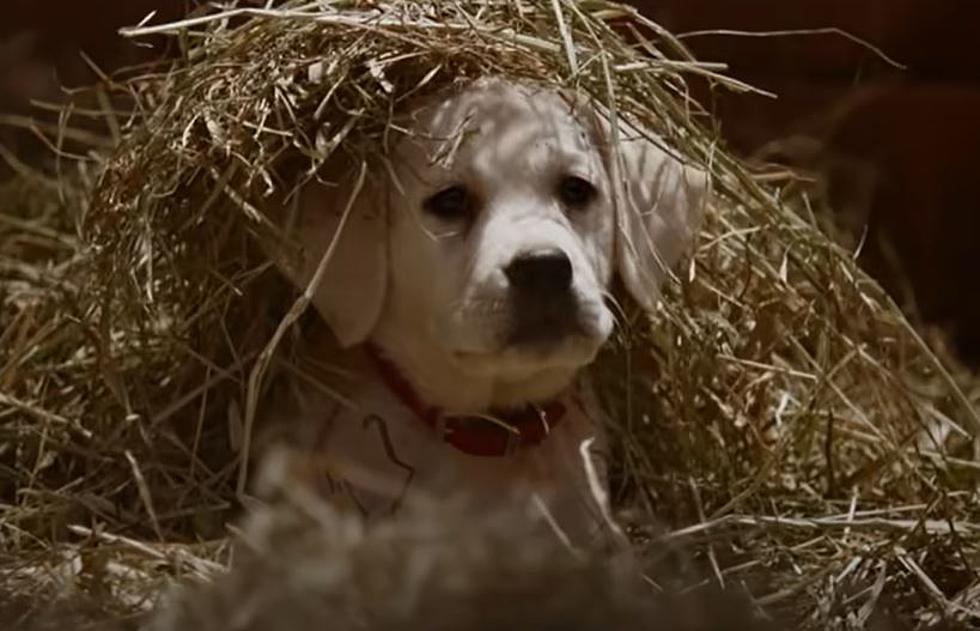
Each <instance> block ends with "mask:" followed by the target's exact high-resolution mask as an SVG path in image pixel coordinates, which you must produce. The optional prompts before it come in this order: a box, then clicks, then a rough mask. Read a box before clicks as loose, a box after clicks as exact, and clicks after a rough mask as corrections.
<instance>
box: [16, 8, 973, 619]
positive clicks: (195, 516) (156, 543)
mask: <svg viewBox="0 0 980 631" xmlns="http://www.w3.org/2000/svg"><path fill="white" fill-rule="evenodd" d="M226 4H228V3H226ZM230 4H231V5H235V3H234V2H232V3H230ZM273 4H274V5H275V6H270V7H266V8H261V9H260V8H251V7H252V5H251V3H246V2H244V1H243V2H241V3H240V6H238V8H234V6H233V7H232V8H227V7H226V8H224V9H221V10H218V9H202V10H201V12H199V13H198V14H196V15H194V16H191V17H189V18H188V19H186V20H184V21H182V22H179V23H175V24H169V25H161V26H148V27H142V28H137V29H133V30H131V31H128V32H127V33H126V35H128V36H132V37H146V36H151V35H152V36H155V35H159V34H161V33H163V34H169V35H173V36H174V38H175V40H176V41H177V42H179V44H180V46H179V54H178V55H177V58H176V59H173V60H170V61H167V62H162V63H161V64H159V65H156V66H153V67H150V68H137V69H132V70H130V71H127V72H126V73H124V74H123V75H121V76H119V77H117V78H114V79H111V80H110V79H107V80H106V81H105V83H104V85H102V86H100V88H99V89H100V92H99V93H98V94H97V96H99V97H101V98H96V99H94V103H96V104H98V106H97V107H94V108H74V109H69V110H68V111H66V113H65V115H63V116H62V118H61V120H60V121H59V125H58V126H56V128H60V129H61V132H60V133H58V134H55V137H54V138H52V139H51V142H52V144H53V145H54V146H56V147H57V148H58V150H59V154H58V159H57V162H56V167H57V171H56V173H55V175H54V176H42V175H39V174H31V173H27V172H25V173H24V174H23V176H22V177H21V178H20V179H18V180H15V181H13V182H11V183H8V184H7V185H6V188H5V189H4V190H3V191H2V192H0V200H2V204H3V206H2V207H0V431H2V437H0V492H2V500H0V501H2V505H0V511H2V513H0V515H2V516H0V541H2V542H3V563H2V566H0V572H2V573H3V580H4V583H5V584H6V585H7V586H8V591H13V592H19V593H26V594H40V593H44V590H46V589H49V588H51V587H58V586H64V585H70V586H72V587H73V588H74V589H77V590H82V591H83V592H85V593H87V594H89V595H94V596H95V597H96V598H97V599H98V600H99V602H100V603H101V606H103V607H104V608H105V610H106V611H107V612H108V614H107V615H117V616H125V615H128V614H131V613H132V612H134V611H137V610H140V609H141V608H145V607H147V606H148V604H149V603H151V602H152V601H153V599H154V598H155V596H156V589H157V588H158V587H159V586H160V585H161V584H162V583H163V581H164V580H165V579H166V578H167V577H173V576H177V577H182V576H186V575H191V576H197V577H207V576H209V575H211V574H212V573H213V572H214V571H216V570H217V569H219V568H220V567H221V566H222V565H223V564H224V563H225V561H226V560H227V559H226V544H227V540H226V529H225V522H226V520H228V519H229V518H230V517H232V516H233V515H234V514H235V511H236V509H237V507H238V505H239V500H240V499H241V491H242V490H243V486H242V482H243V481H244V480H245V478H246V474H247V472H248V467H249V463H248V459H247V458H245V457H242V454H243V453H245V452H246V448H247V445H248V444H249V440H250V433H251V429H252V423H253V421H254V418H255V416H256V414H257V411H258V409H259V408H260V406H261V403H262V400H263V393H264V392H266V390H267V388H268V387H269V384H270V383H271V382H272V381H273V380H274V379H275V378H276V376H277V375H279V374H285V375H288V376H290V377H291V378H297V377H300V378H302V376H303V373H302V369H301V368H300V367H297V366H295V365H294V364H293V363H292V362H291V361H290V359H291V357H292V353H291V348H290V347H291V344H293V343H294V341H295V340H296V339H299V337H298V335H296V334H295V331H296V330H297V329H298V328H299V327H301V326H302V324H303V317H301V315H302V311H303V308H304V307H305V304H304V303H303V302H302V301H297V295H296V292H295V291H294V290H292V289H290V288H289V287H287V286H286V284H285V283H284V281H283V280H282V279H281V278H280V277H278V275H277V274H276V273H275V271H274V270H273V269H272V267H271V266H270V265H269V263H268V262H267V261H266V260H265V259H264V258H263V257H262V255H261V253H260V252H259V250H258V248H257V247H256V246H255V239H254V238H253V237H254V235H255V234H260V233H261V234H265V233H267V231H269V230H272V228H271V227H270V226H269V225H268V223H269V222H268V221H267V220H265V218H264V217H263V215H262V211H261V208H262V203H263V200H264V199H266V198H267V197H268V196H269V195H271V194H273V193H275V192H279V193H281V192H284V191H287V192H288V191H290V190H292V189H293V187H295V186H297V185H298V184H299V183H300V182H299V181H297V180H295V179H285V178H284V176H283V174H284V173H293V174H295V173H300V174H303V175H304V176H307V177H308V176H309V174H310V173H311V172H312V171H313V170H314V169H316V168H317V167H318V166H320V165H321V164H323V163H324V162H325V160H326V159H327V157H328V156H330V155H332V154H333V152H344V153H346V154H347V155H348V156H349V157H350V158H351V159H352V160H370V159H371V158H372V156H373V155H374V154H375V153H376V152H377V150H378V147H380V146H381V145H382V144H383V140H384V139H385V138H386V136H387V134H388V133H389V132H390V130H389V128H388V122H389V120H390V118H391V113H392V112H393V111H396V110H397V108H398V107H399V105H400V104H401V103H403V102H405V100H406V99H407V98H409V97H413V96H418V95H421V94H425V93H430V92H435V91H438V90H442V89H445V88H446V87H447V86H449V85H450V84H455V83H457V82H463V81H468V80H470V79H473V78H476V77H480V76H484V75H487V74H497V75H504V76H509V77H515V78H521V79H524V80H530V81H539V82H543V83H546V84H553V85H561V86H573V87H575V88H576V89H578V90H581V91H583V92H586V93H589V94H590V95H591V96H593V97H594V98H595V99H597V100H598V101H600V102H602V103H604V104H607V105H609V106H611V107H612V109H614V110H615V111H616V112H617V113H618V115H619V116H626V117H629V118H632V119H633V120H635V121H636V122H638V123H640V124H642V125H644V126H647V127H649V128H650V129H652V130H655V131H656V132H657V133H659V134H660V135H661V136H662V137H663V138H664V139H665V142H667V143H668V144H669V145H670V147H671V148H672V150H674V151H676V152H678V153H680V154H682V155H683V156H685V157H687V158H688V159H690V160H691V161H692V162H694V163H696V164H700V165H702V166H704V168H705V169H707V170H709V171H710V172H711V174H712V177H713V180H714V190H715V192H716V198H715V199H714V200H713V205H712V208H711V212H710V213H709V217H708V220H707V223H706V226H705V228H704V230H703V234H702V235H701V239H700V245H699V248H698V250H697V256H696V257H695V259H694V261H693V262H692V264H691V265H690V267H689V268H688V269H685V270H683V271H682V273H681V274H680V276H681V278H678V279H674V281H673V282H672V284H671V286H670V287H669V288H668V290H667V293H666V297H665V301H664V304H663V308H662V309H661V311H660V313H658V314H657V315H656V317H655V318H654V319H653V321H652V322H651V321H648V320H647V319H646V318H645V317H642V316H639V315H638V314H634V317H632V318H631V320H630V322H631V324H630V326H629V327H628V329H625V330H623V331H621V334H620V336H619V338H618V339H617V340H616V343H614V344H611V345H610V348H609V350H608V352H606V353H605V354H604V355H603V357H602V358H601V360H600V362H599V363H598V365H597V367H596V368H595V371H596V374H597V375H598V377H599V378H600V381H601V383H602V396H603V400H604V402H605V404H606V406H607V408H608V409H609V411H610V412H611V413H612V414H613V417H614V418H615V420H616V427H615V428H613V431H614V434H615V438H616V441H615V444H616V455H617V462H616V470H615V471H614V481H615V485H614V489H613V490H614V499H615V501H616V503H617V506H618V507H619V508H620V514H621V517H622V518H623V519H624V521H626V522H628V523H629V524H630V532H631V535H632V536H633V538H634V540H635V542H636V546H637V550H638V551H640V552H641V554H642V552H643V551H644V550H645V549H647V547H648V546H653V547H657V546H662V545H663V544H665V543H669V544H671V545H682V546H684V547H685V548H686V549H687V550H689V551H690V553H691V554H692V555H693V557H694V558H695V559H696V560H697V561H698V562H699V563H703V565H704V567H705V568H706V570H707V574H706V575H707V576H708V578H707V579H706V580H704V581H702V582H701V583H694V584H691V585H687V586H686V588H688V589H691V590H693V589H700V588H703V587H708V586H710V584H711V583H715V584H717V583H720V584H722V585H724V586H727V587H734V588H736V589H740V590H746V591H748V592H749V593H750V594H751V596H752V598H753V599H754V602H755V604H756V605H757V607H758V608H760V609H761V610H763V611H766V612H769V613H773V614H777V613H789V614H791V615H792V617H793V618H794V619H796V620H798V621H799V622H800V623H801V624H802V625H803V626H805V627H807V628H814V629H829V628H859V627H861V626H863V625H864V623H865V622H866V621H868V620H869V619H872V618H873V617H874V616H877V615H879V614H882V613H884V612H889V611H890V612H892V613H894V614H895V615H897V616H899V617H900V618H901V619H903V620H907V621H909V622H913V623H916V624H923V625H927V624H933V623H937V622H939V621H945V622H962V623H964V624H965V623H966V622H967V621H968V620H970V619H971V618H972V619H976V618H977V616H980V578H978V576H977V574H976V572H975V571H974V569H973V566H974V565H975V564H976V560H977V559H978V558H980V557H978V554H980V508H978V506H980V504H978V498H977V482H978V479H980V463H978V462H977V460H976V459H975V455H976V451H975V450H976V448H977V445H978V443H977V439H976V435H977V432H978V430H980V415H978V407H977V401H978V400H980V396H978V391H977V389H976V388H975V387H973V386H971V382H970V381H969V379H967V378H965V377H961V378H957V377H955V376H954V375H953V374H951V371H950V370H949V369H947V368H945V367H944V365H943V363H942V362H940V361H939V360H938V359H937V357H936V356H935V355H934V354H933V353H931V352H930V351H929V349H928V348H927V346H926V345H925V344H924V343H923V341H922V339H921V338H920V337H919V335H917V333H916V332H915V330H914V329H913V328H912V327H911V326H910V325H909V324H908V322H907V321H906V319H905V318H904V317H903V316H902V314H901V313H900V312H899V310H898V309H897V308H896V306H895V305H894V303H893V302H892V301H891V300H890V299H889V298H888V297H887V296H886V295H884V293H883V292H882V291H881V290H880V289H879V287H878V286H877V285H876V284H875V283H874V282H872V281H871V280H870V279H869V278H868V277H867V276H866V275H865V274H863V273H862V272H861V271H860V270H859V269H857V267H856V265H855V264H854V261H853V257H852V256H851V255H850V253H848V252H846V251H844V250H842V249H841V248H839V247H837V246H835V245H834V244H833V243H832V242H831V241H830V240H829V239H828V238H827V237H826V236H825V235H824V234H822V233H821V232H820V231H819V229H818V228H817V221H816V219H814V217H813V216H812V215H811V214H810V213H809V212H808V211H807V207H806V205H805V204H790V203H788V201H787V198H788V193H787V188H785V187H784V188H780V187H778V186H762V185H760V184H759V183H758V182H757V180H756V179H755V178H753V176H752V175H751V174H750V173H748V172H747V171H746V169H745V168H743V166H742V165H741V164H740V163H739V162H738V161H737V160H735V159H733V158H732V157H731V156H730V155H729V154H728V153H726V151H725V149H724V146H723V143H721V141H720V139H719V138H718V137H717V135H716V134H715V133H714V132H712V131H711V129H712V125H711V120H710V117H708V116H707V115H705V114H704V113H703V112H702V111H701V110H699V108H698V107H697V106H696V104H695V103H693V102H692V101H691V100H690V99H689V97H688V95H687V89H686V84H685V78H686V77H689V76H697V77H698V78H699V80H707V81H709V82H711V83H712V84H714V85H715V86H716V87H718V88H719V89H723V88H733V89H747V88H746V87H745V86H742V85H740V84H738V83H737V82H735V81H732V80H730V79H726V78H725V77H723V76H721V75H719V74H716V70H717V68H716V67H714V66H711V65H707V64H700V63H697V62H696V61H694V60H693V59H692V58H691V57H690V55H689V54H688V53H687V52H686V51H685V49H684V48H683V47H682V46H681V45H680V44H679V43H678V42H677V41H676V40H675V39H674V38H672V37H671V35H670V34H669V33H666V32H664V31H663V30H662V29H661V28H659V27H658V26H657V25H655V24H652V23H650V22H649V21H646V20H644V19H643V18H641V17H640V16H638V15H637V14H636V13H635V11H633V10H632V9H629V8H624V7H622V6H620V5H618V4H616V3H611V2H602V1H596V2H591V1H590V2H570V1H568V0H553V1H551V0H549V1H545V0H541V1H535V2H532V1H522V0H501V1H499V2H489V3H487V2H468V1H458V2H439V3H437V2H405V1H391V2H383V3H375V2H341V1H322V2H299V1H296V2H283V3H273ZM79 117H84V119H86V120H91V119H95V120H96V121H99V122H100V124H103V125H104V126H105V128H106V133H107V135H108V136H109V137H110V138H112V139H113V141H114V145H115V146H114V149H113V150H112V151H110V152H106V151H103V150H99V151H97V150H96V149H95V148H93V147H88V148H86V147H84V146H81V147H80V146H75V145H77V143H75V145H72V143H70V142H69V141H68V140H65V139H66V138H69V137H70V134H67V133H65V132H66V130H70V129H71V128H72V126H73V121H74V120H76V119H78V118H79ZM22 170H23V169H22ZM789 188H792V186H790V187H789ZM971 387H973V390H972V392H971V390H970V388H971Z"/></svg>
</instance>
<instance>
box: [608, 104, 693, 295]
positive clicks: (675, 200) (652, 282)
mask: <svg viewBox="0 0 980 631" xmlns="http://www.w3.org/2000/svg"><path fill="white" fill-rule="evenodd" d="M602 127H603V128H604V130H605V131H606V140H607V146H608V152H607V160H608V163H609V173H610V177H611V179H612V183H613V191H612V193H613V201H614V206H615V209H616V246H615V249H616V252H615V257H616V265H617V268H618V271H619V275H620V277H621V278H622V279H623V283H624V284H625V285H626V288H627V289H628V290H629V292H630V293H631V294H632V295H633V298H634V299H636V301H637V302H638V303H639V304H640V306H642V307H643V308H644V309H647V310H652V309H653V308H654V307H655V306H656V304H657V299H658V297H659V295H660V287H661V286H662V284H663V282H664V281H665V280H666V279H667V278H668V276H669V275H670V268H671V267H672V266H673V265H674V264H676V263H677V261H678V260H679V259H680V258H681V256H682V255H683V254H684V253H685V251H686V250H687V249H688V248H689V247H690V246H691V245H692V244H693V243H694V241H695V238H696V236H697V233H698V230H699V228H700V226H701V220H702V218H703V216H704V205H705V204H706V202H707V198H708V189H709V185H710V179H709V177H708V175H707V173H705V172H704V171H702V170H701V169H698V168H696V167H693V166H688V165H685V164H682V163H681V162H680V161H679V160H678V159H677V158H675V157H674V156H672V155H670V154H668V153H667V152H666V151H665V150H664V149H662V148H661V147H659V146H657V144H656V143H655V142H654V141H653V140H651V139H650V138H647V137H644V136H643V135H642V134H640V133H639V132H638V131H637V130H636V129H634V128H632V127H630V126H629V125H627V124H626V123H624V122H623V121H620V122H619V123H618V125H617V128H616V129H617V133H616V134H613V133H612V127H611V125H610V124H609V123H608V121H605V120H603V123H602Z"/></svg>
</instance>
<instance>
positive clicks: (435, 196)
mask: <svg viewBox="0 0 980 631" xmlns="http://www.w3.org/2000/svg"><path fill="white" fill-rule="evenodd" d="M403 124H404V127H405V128H406V133H405V134H404V135H403V136H402V137H401V139H400V140H398V141H397V142H396V143H395V144H394V145H393V147H392V149H391V151H390V152H389V154H388V156H387V168H386V169H384V170H383V171H384V172H382V173H375V174H373V175H371V176H369V177H368V178H367V179H366V181H365V183H364V185H363V186H361V187H360V190H356V191H355V190H353V189H356V188H357V187H342V188H341V189H339V190H338V191H336V192H333V193H327V192H326V191H325V190H324V189H323V188H322V187H316V186H313V187H308V190H307V191H304V193H303V197H302V200H301V203H300V213H299V217H298V218H299V221H300V224H299V225H300V228H301V229H300V230H299V231H298V232H297V235H298V239H299V240H300V241H301V242H302V244H303V245H304V246H305V252H304V255H303V256H302V257H295V256H291V257H286V256H280V257H279V259H278V260H279V263H280V264H281V265H282V266H283V267H284V268H285V269H286V271H287V273H289V274H290V275H291V276H292V278H293V279H294V280H295V281H296V282H298V283H300V284H304V285H305V284H307V283H309V282H310V280H311V278H312V277H313V275H314V271H315V270H316V268H317V266H318V264H319V263H321V262H322V259H323V253H324V252H325V251H327V250H328V249H329V246H330V245H331V244H332V245H333V246H334V247H333V250H332V252H331V259H330V260H329V261H328V262H327V263H326V268H325V273H324V274H323V278H322V279H321V282H320V284H319V286H318V288H315V291H314V294H313V296H314V304H315V305H316V306H317V308H318V309H319V310H320V311H321V313H322V314H323V315H324V316H325V318H326V320H327V321H328V323H329V324H330V325H331V326H332V328H333V329H334V332H335V333H336V335H337V337H338V338H339V340H340V341H341V342H342V343H344V344H347V345H351V344H356V343H358V342H361V341H363V340H365V339H367V338H368V337H372V336H374V337H375V338H376V339H378V338H380V341H381V342H382V344H385V343H388V344H394V345H399V346H405V347H406V348H411V347H412V346H413V345H415V346H418V347H420V348H422V347H424V348H426V349H429V350H433V349H434V350H435V351H436V352H438V353H439V354H440V356H441V357H442V358H444V359H446V360H447V361H450V362H452V364H453V365H454V366H455V367H456V368H457V369H458V370H459V371H460V372H461V373H463V374H471V375H479V376H483V377H490V378H494V379H500V380H501V381H504V382H515V381H520V380H523V379H533V378H535V376H538V375H541V374H543V373H545V372H549V371H550V372H552V373H555V372H556V371H557V374H560V375H567V376H568V377H570V376H571V374H572V373H573V372H574V370H575V369H576V368H578V367H580V366H582V365H584V364H586V363H588V362H589V361H591V360H592V359H593V357H594V356H595V354H596V352H597V351H598V349H599V347H600V346H601V345H602V343H603V342H604V341H605V340H606V338H607V337H608V336H609V334H610V332H611V330H612V327H613V315H612V313H611V311H610V309H609V307H608V305H607V300H606V296H607V289H608V287H609V284H610V281H611V278H612V276H613V273H614V272H615V271H618V272H619V274H620V275H621V276H622V279H623V281H624V284H625V286H626V287H627V288H628V289H629V290H630V292H631V293H632V294H633V295H634V296H635V298H636V299H637V300H638V301H639V302H640V304H641V305H643V306H645V307H652V306H653V305H654V304H655V303H656V299H657V292H658V288H659V286H660V283H661V282H662V281H663V279H664V278H665V277H666V275H667V274H668V271H667V270H668V268H669V266H670V265H671V264H672V263H673V262H674V261H675V260H676V259H677V258H679V257H680V255H681V254H682V252H683V251H684V250H685V248H686V247H687V246H688V245H689V243H690V242H691V240H692V236H693V234H694V233H695V231H696V227H697V223H698V219H699V217H700V208H701V205H702V198H703V196H704V192H705V188H706V177H705V176H704V174H703V173H702V172H700V171H697V170H695V169H693V168H691V167H686V166H684V165H682V164H681V163H680V162H679V161H677V160H676V159H675V158H673V157H671V156H669V155H668V154H667V153H665V152H664V151H663V150H661V149H660V148H659V147H658V146H657V145H656V144H655V142H654V141H652V140H650V139H648V138H645V137H643V136H641V135H640V134H639V133H638V132H637V131H636V130H633V129H630V128H628V127H627V126H625V125H619V126H617V128H616V129H615V130H612V129H611V127H610V126H609V125H608V123H605V122H604V119H603V117H601V116H599V115H598V114H596V112H595V111H594V110H592V109H591V108H590V107H589V106H588V105H587V104H585V103H584V102H576V100H575V99H574V98H570V97H568V96H567V95H563V94H560V93H558V92H557V91H554V90H548V89H543V88H535V87H530V86H524V85H516V84H511V83H505V82H502V81H481V82H478V83H476V84H474V85H471V86H470V87H469V88H467V89H466V90H464V91H462V92H460V93H458V94H455V95H453V96H450V97H448V98H442V99H439V100H438V101H433V102H431V103H429V104H427V105H425V106H423V107H420V108H419V109H417V110H415V111H414V112H412V113H411V115H409V116H408V117H407V118H406V119H405V120H404V123H403ZM350 179H351V180H352V181H353V180H355V179H356V178H354V177H352V178H350ZM353 192H356V193H357V194H356V196H353V197H354V199H353V203H352V204H347V203H346V202H347V200H348V199H350V198H351V197H352V193H353ZM345 210H349V211H350V212H349V213H344V212H343V211H345ZM348 215H349V216H348ZM340 224H343V228H344V229H343V231H342V233H341V234H340V235H339V237H338V238H337V239H334V237H335V236H336V235H337V229H338V227H339V226H340ZM334 241H335V243H334ZM411 353H412V351H409V354H411ZM416 354H417V353H416ZM560 380H561V379H559V381H560ZM566 380H567V379H566Z"/></svg>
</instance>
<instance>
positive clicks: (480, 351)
mask: <svg viewBox="0 0 980 631" xmlns="http://www.w3.org/2000/svg"><path fill="white" fill-rule="evenodd" d="M484 325H485V326H486V327H487V328H488V329H490V330H491V331H492V330H493V329H496V331H493V332H492V333H491V331H486V329H485V332H486V333H491V334H490V335H481V336H477V339H480V338H482V339H483V341H484V343H485V344H486V345H483V344H476V345H462V346H457V347H456V348H455V349H454V350H453V356H454V357H455V358H456V359H457V360H458V361H459V362H460V364H461V366H462V367H463V368H464V369H474V370H478V371H481V372H482V371H483V370H485V369H492V367H493V366H497V367H502V366H514V367H517V366H521V367H524V368H526V369H547V368H575V367H579V366H582V365H585V364H587V363H589V362H590V361H592V360H593V359H594V358H595V354H596V353H597V352H598V350H599V347H600V346H601V345H602V343H603V342H604V341H605V339H606V337H607V336H608V332H609V331H608V328H610V327H607V326H605V325H604V319H603V318H602V317H601V315H599V314H593V313H592V312H591V311H590V310H589V309H587V308H584V307H583V306H582V305H580V304H579V302H578V301H577V300H576V299H575V298H574V297H568V298H561V299H554V300H549V301H547V302H544V303H542V302H540V301H539V302H536V303H524V304H521V303H520V302H516V301H515V302H512V303H511V305H510V307H509V308H508V310H507V316H506V317H504V318H502V319H501V320H500V321H498V322H497V323H493V322H492V321H484ZM481 328H482V327H481Z"/></svg>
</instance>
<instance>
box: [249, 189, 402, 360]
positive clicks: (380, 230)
mask: <svg viewBox="0 0 980 631" xmlns="http://www.w3.org/2000/svg"><path fill="white" fill-rule="evenodd" d="M352 179H355V178H352ZM369 179H370V176H369ZM355 194H356V197H354V195H355ZM383 201H384V200H383V197H382V195H380V194H379V192H378V191H376V190H372V187H371V186H370V185H365V186H363V187H362V190H360V191H357V190H356V189H354V190H351V189H350V188H347V187H344V188H341V189H339V190H338V189H337V188H336V187H330V186H327V185H324V184H322V183H320V182H318V181H316V180H311V181H310V182H308V183H307V184H305V185H304V186H303V187H302V189H301V190H300V191H299V192H298V194H297V195H296V196H294V198H293V202H292V203H291V204H289V206H288V208H281V209H278V211H279V212H278V213H276V214H279V217H278V219H279V221H278V222H277V223H279V224H280V227H281V228H282V229H283V233H284V234H283V238H282V239H280V240H279V243H278V244H277V245H276V246H275V247H272V246H271V245H270V244H269V243H265V244H264V245H265V247H266V249H267V250H269V251H270V254H271V257H272V260H273V262H274V263H275V264H276V266H277V267H279V269H280V270H281V271H282V272H283V274H285V276H286V277H287V278H288V279H289V280H291V281H292V282H293V283H294V284H295V285H296V286H297V287H298V288H299V289H300V290H306V288H307V286H308V285H309V284H310V282H311V281H312V280H313V279H314V276H315V274H316V272H317V268H318V267H319V266H320V264H321V262H322V261H323V260H324V256H325V255H326V254H327V251H328V249H330V248H331V247H332V248H333V251H332V252H331V253H330V256H329V258H328V259H327V260H326V263H325V265H326V266H325V267H324V269H323V275H322V276H321V277H320V282H319V283H318V285H317V286H316V287H314V288H312V289H313V291H312V304H313V306H314V307H315V308H316V310H317V311H318V312H319V313H320V315H321V316H322V317H323V319H324V320H325V321H326V323H327V324H328V325H329V326H330V328H331V330H332V331H333V333H334V335H335V336H336V338H337V341H338V342H340V344H341V346H343V347H348V346H353V345H355V344H358V343H360V342H363V341H364V340H366V339H367V338H368V336H369V335H370V334H371V331H372V330H373V329H374V326H375V324H376V323H377V321H378V318H379V317H380V315H381V309H382V306H383V304H384V298H385V290H386V287H387V259H388V256H387V252H388V239H387V237H388V222H387V215H386V213H385V212H384V209H385V204H384V203H383Z"/></svg>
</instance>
